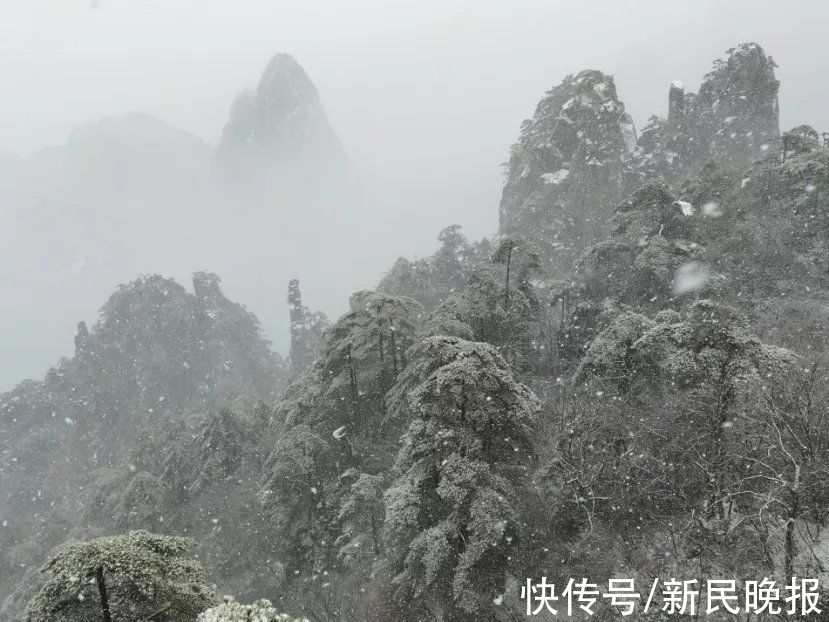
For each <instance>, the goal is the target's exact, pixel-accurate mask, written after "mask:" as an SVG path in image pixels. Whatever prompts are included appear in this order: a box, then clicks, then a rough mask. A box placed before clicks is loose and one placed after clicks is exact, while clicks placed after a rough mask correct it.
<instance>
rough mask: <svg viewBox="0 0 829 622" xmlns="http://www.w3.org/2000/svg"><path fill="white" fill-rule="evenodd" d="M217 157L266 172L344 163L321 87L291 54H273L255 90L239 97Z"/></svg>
mask: <svg viewBox="0 0 829 622" xmlns="http://www.w3.org/2000/svg"><path fill="white" fill-rule="evenodd" d="M217 153H218V156H219V158H220V159H221V160H222V161H223V162H225V163H228V162H230V163H239V164H240V165H241V166H244V167H256V166H262V167H264V168H266V169H273V168H275V167H277V168H278V167H291V166H296V165H300V166H302V165H307V166H310V167H318V166H334V167H336V166H341V165H342V164H343V163H344V161H345V155H344V152H343V149H342V145H341V143H340V140H339V138H338V137H337V135H336V133H335V132H334V130H333V129H332V127H331V125H330V123H329V122H328V117H327V116H326V114H325V110H324V109H323V106H322V103H321V101H320V97H319V93H318V92H317V88H316V86H314V83H313V82H312V81H311V79H310V78H309V77H308V74H307V73H306V72H305V70H304V69H303V68H302V66H301V65H300V64H299V63H298V62H297V61H296V60H295V59H294V58H293V57H292V56H290V55H289V54H277V55H276V56H274V57H273V59H272V60H271V61H270V63H269V64H268V66H267V67H266V68H265V71H264V72H263V74H262V77H261V78H260V80H259V84H258V86H257V87H256V89H255V90H244V91H242V92H241V93H240V94H239V96H238V97H237V99H236V102H235V103H234V105H233V107H232V109H231V111H230V117H229V119H228V121H227V124H226V125H225V128H224V132H223V135H222V141H221V144H220V145H219V147H218V150H217Z"/></svg>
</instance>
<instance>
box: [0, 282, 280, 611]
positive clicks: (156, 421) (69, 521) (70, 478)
mask: <svg viewBox="0 0 829 622" xmlns="http://www.w3.org/2000/svg"><path fill="white" fill-rule="evenodd" d="M193 286H194V293H192V294H191V293H189V292H187V291H185V290H184V288H183V287H181V286H180V285H179V284H178V283H176V282H174V281H172V280H170V279H165V278H162V277H159V276H151V277H144V278H141V279H138V280H136V281H134V282H132V283H130V284H128V285H124V286H121V287H120V288H119V289H118V291H116V292H115V293H114V294H113V295H112V296H111V297H110V299H109V300H108V301H107V303H106V304H105V305H104V306H103V307H102V308H101V313H100V318H99V320H98V322H97V324H96V325H95V326H94V327H93V328H92V329H87V327H86V325H85V324H84V323H81V324H79V326H78V330H77V333H76V335H75V356H73V357H72V358H71V359H64V360H62V361H61V362H60V363H59V364H58V365H56V366H55V367H54V368H52V369H51V370H49V372H48V373H47V375H46V378H45V379H44V380H43V381H31V380H29V381H26V382H23V383H21V384H20V385H18V386H17V387H16V388H15V389H13V390H12V391H10V392H8V393H5V394H2V395H1V396H0V491H2V493H0V513H2V515H3V517H4V518H3V529H2V530H0V542H2V549H3V550H4V552H5V553H4V555H3V562H2V568H0V576H2V584H3V586H4V589H3V596H5V595H6V594H7V593H8V589H7V588H8V586H10V585H13V583H14V582H15V578H16V577H18V576H19V574H20V573H21V572H22V571H26V570H33V569H35V568H36V567H37V564H39V563H40V562H41V561H42V558H43V555H44V554H45V553H48V551H49V549H50V548H51V547H52V546H54V545H56V544H58V543H60V542H61V541H63V540H65V539H67V538H78V537H84V536H87V535H90V534H92V535H94V534H96V533H99V532H100V531H101V530H104V531H111V530H113V529H123V528H125V527H132V528H137V527H150V528H153V529H155V530H156V531H158V530H163V529H164V525H163V524H161V522H160V521H163V516H164V514H163V513H162V512H161V511H160V509H158V508H159V507H160V506H159V505H158V504H160V503H162V502H163V500H164V499H166V498H167V497H166V495H167V494H171V493H173V492H179V491H176V489H175V486H174V485H173V482H171V481H170V480H169V479H167V478H165V479H159V478H160V477H161V476H162V475H163V473H164V471H163V470H162V469H160V468H159V467H157V466H156V468H155V470H153V474H152V475H150V474H149V473H148V472H147V471H148V470H150V467H149V466H148V465H147V463H148V462H152V460H153V459H155V458H154V457H153V456H155V455H158V457H159V459H161V458H162V457H163V460H164V461H165V463H166V464H169V462H168V461H169V460H170V459H171V457H172V454H171V453H170V452H171V448H177V449H178V451H180V452H185V454H186V451H187V448H188V446H189V445H192V444H193V440H192V439H191V434H192V433H197V432H198V431H199V429H200V428H201V427H202V426H206V427H205V429H206V430H207V429H211V428H212V427H215V428H216V430H222V429H225V428H228V427H229V430H230V431H229V432H227V433H224V432H223V433H221V434H219V433H217V432H211V433H209V434H207V438H205V439H204V441H203V444H204V448H203V449H202V454H197V456H199V455H201V456H202V457H201V458H199V459H198V460H204V459H206V457H208V456H211V455H212V456H213V460H214V461H216V462H217V463H218V464H219V465H220V466H222V462H221V461H220V460H219V455H221V452H222V450H223V449H224V447H225V444H226V442H230V441H224V440H223V439H227V438H228V434H229V435H230V437H234V436H235V437H238V438H237V439H236V440H232V442H233V443H236V442H243V443H244V442H246V443H247V444H248V445H251V446H252V445H253V444H254V443H253V441H252V439H254V438H255V436H254V433H253V431H252V429H248V428H249V427H250V428H252V426H253V424H247V423H236V422H234V421H233V420H232V419H233V418H232V417H231V416H230V415H227V416H225V417H224V418H219V419H217V420H216V421H215V422H212V423H211V421H212V420H211V419H209V418H207V419H205V421H204V422H202V421H201V419H198V417H206V413H211V412H212V413H216V412H219V411H221V409H222V408H225V407H233V408H235V409H237V410H238V411H240V412H242V411H245V412H251V411H252V410H253V409H254V407H255V406H256V404H258V403H260V402H262V401H271V400H273V399H274V396H275V395H276V393H277V392H278V391H279V389H280V386H281V384H282V380H283V378H284V369H283V364H282V360H281V358H280V357H279V356H278V355H275V354H274V353H272V352H271V350H270V348H269V346H268V343H267V342H266V341H264V340H263V339H262V337H261V334H260V329H259V324H258V321H257V320H256V318H255V317H253V315H252V314H250V313H249V312H248V311H247V310H246V309H244V307H242V306H240V305H238V304H236V303H233V302H231V301H229V300H228V299H227V298H225V297H224V295H223V294H222V292H221V289H220V286H219V279H218V278H217V277H216V276H215V275H212V274H208V273H197V274H195V275H194V278H193ZM194 417H196V419H195V420H194ZM188 418H189V419H188ZM188 422H189V423H188ZM246 426H247V427H246ZM237 428H239V429H238V430H237ZM190 430H195V432H190ZM234 430H237V431H234ZM176 435H178V436H176ZM171 436H172V438H171ZM196 436H198V434H196ZM165 438H166V439H167V440H166V442H165V441H163V440H162V439H165ZM166 443H169V444H166ZM156 444H160V446H157V445H156ZM147 447H150V448H153V447H157V448H156V449H146V448H147ZM162 447H163V449H162ZM142 448H144V449H143V450H142ZM243 449H245V450H247V448H242V447H235V448H234V447H233V446H232V445H231V446H228V451H231V450H233V451H234V452H236V453H237V455H238V454H239V452H241V451H242V450H243ZM154 452H157V454H156V453H154ZM249 457H250V456H249ZM239 459H240V460H241V459H243V457H242V456H239ZM244 459H247V458H244ZM193 460H196V459H195V458H194V459H193ZM198 460H196V462H197V463H198ZM230 466H231V463H229V464H228V470H229V471H236V468H235V466H234V467H233V468H232V469H231V468H230ZM222 468H224V467H222ZM199 470H201V468H200V469H199ZM176 475H177V476H178V477H181V478H183V480H184V483H185V484H186V485H187V486H194V482H193V480H191V479H190V478H189V477H188V476H187V475H186V474H185V468H184V463H182V464H179V465H178V466H177V468H176ZM194 479H195V477H194ZM196 492H198V489H196ZM191 494H193V493H191ZM179 503H180V501H179ZM203 505H204V504H203ZM196 513H197V512H196V510H192V514H193V515H194V516H195V515H196ZM214 513H215V512H214ZM119 517H120V518H119ZM168 520H169V521H171V522H170V528H172V529H175V528H176V527H175V525H176V521H175V516H174V514H173V513H171V514H168ZM178 527H179V528H186V525H181V524H179V525H178ZM191 528H196V529H198V527H197V526H193V527H191ZM6 553H7V554H6ZM7 613H8V612H7Z"/></svg>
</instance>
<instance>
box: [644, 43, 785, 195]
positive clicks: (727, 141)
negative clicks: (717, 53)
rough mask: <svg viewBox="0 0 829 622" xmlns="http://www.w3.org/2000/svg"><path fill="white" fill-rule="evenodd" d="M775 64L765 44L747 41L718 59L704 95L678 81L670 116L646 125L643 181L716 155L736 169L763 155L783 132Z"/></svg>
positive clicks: (685, 171)
mask: <svg viewBox="0 0 829 622" xmlns="http://www.w3.org/2000/svg"><path fill="white" fill-rule="evenodd" d="M775 67H776V65H775V63H774V60H773V59H772V58H771V56H768V55H766V53H765V52H764V51H763V48H761V47H760V46H759V45H757V44H756V43H743V44H742V45H739V46H737V47H736V48H732V49H730V50H728V52H727V57H726V58H725V59H724V60H723V59H718V60H716V61H714V67H713V69H712V70H711V71H710V72H709V73H708V74H707V75H706V76H705V78H704V79H703V81H702V84H701V86H700V89H699V93H698V94H694V93H686V92H685V90H684V88H683V85H682V83H681V82H679V81H674V82H673V83H672V84H671V87H670V91H669V94H668V100H669V106H668V118H667V119H663V118H659V117H651V119H650V121H649V122H648V124H647V125H646V126H645V127H644V128H643V130H642V136H641V138H640V141H639V146H640V147H641V150H640V152H639V153H638V154H637V155H638V157H637V158H636V161H635V164H634V166H635V168H636V170H637V172H638V174H639V177H640V180H641V181H643V182H644V181H646V180H647V179H648V178H652V177H655V176H662V177H664V178H665V179H667V180H669V181H677V180H681V179H684V178H685V177H687V176H688V175H692V174H694V173H695V172H696V171H698V170H699V168H700V167H701V166H702V165H703V164H705V163H706V162H707V161H709V160H712V159H716V160H718V161H719V162H721V163H722V164H724V165H727V166H730V167H735V168H736V167H740V166H742V165H744V164H746V163H748V162H750V161H751V160H752V159H754V158H757V157H759V156H761V155H762V154H763V152H764V151H766V150H768V149H769V148H770V146H771V145H773V144H774V143H775V141H776V140H777V139H778V138H779V136H780V126H779V110H778V105H777V93H778V89H779V87H780V82H779V81H778V80H777V78H775V75H774V68H775Z"/></svg>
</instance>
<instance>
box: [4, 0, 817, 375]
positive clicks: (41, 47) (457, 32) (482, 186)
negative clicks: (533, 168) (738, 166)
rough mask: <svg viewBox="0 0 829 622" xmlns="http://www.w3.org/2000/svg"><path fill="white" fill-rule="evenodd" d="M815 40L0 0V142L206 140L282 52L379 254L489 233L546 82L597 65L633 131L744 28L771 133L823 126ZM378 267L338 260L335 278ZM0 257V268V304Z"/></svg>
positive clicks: (366, 278) (804, 24) (586, 22)
mask: <svg viewBox="0 0 829 622" xmlns="http://www.w3.org/2000/svg"><path fill="white" fill-rule="evenodd" d="M827 32H829V2H826V1H825V0H812V1H800V2H782V1H766V0H750V1H729V2H725V1H722V0H721V1H700V0H695V1H681V2H680V1H671V2H668V1H666V0H661V1H658V2H656V1H642V0H638V1H636V2H622V1H620V0H610V1H601V2H598V1H594V2H587V1H578V2H571V1H568V2H562V1H555V0H548V1H546V2H544V1H540V0H533V1H529V0H528V1H519V0H510V1H509V2H507V1H499V2H489V1H485V0H469V1H463V2H456V1H444V0H441V1H435V0H419V1H416V2H415V1H412V2H410V1H399V0H393V1H392V0H371V1H369V0H359V1H352V0H348V1H344V0H328V1H325V2H316V1H312V0H308V1H305V2H281V1H278V0H233V1H230V0H97V2H94V1H91V0H0V93H2V94H3V95H2V97H0V154H2V153H13V154H18V155H23V156H26V155H29V154H31V153H33V152H35V151H37V150H39V149H42V148H45V147H48V146H54V145H61V144H63V143H65V141H66V139H67V137H68V135H69V133H70V131H71V130H72V129H73V128H74V127H76V126H78V125H80V124H84V123H90V122H94V121H96V120H98V119H100V118H101V117H104V116H109V115H120V114H123V113H126V112H130V111H140V112H145V113H149V114H151V115H154V116H157V117H159V118H161V119H163V120H165V121H167V122H168V123H169V124H171V125H173V126H175V127H178V128H181V129H183V130H186V131H188V132H191V133H193V134H195V135H197V136H199V137H200V138H202V139H204V140H205V141H207V142H208V143H210V144H211V145H215V144H216V143H217V142H218V139H219V137H220V135H221V130H222V127H223V125H224V123H225V120H226V118H227V114H228V109H229V107H230V105H231V103H232V101H233V99H234V98H235V97H236V95H237V93H238V92H239V90H240V89H241V88H243V87H245V86H252V85H255V83H256V81H257V80H258V77H259V75H260V73H261V72H262V69H263V68H264V66H265V64H266V63H267V61H268V59H269V58H270V57H271V56H272V55H273V54H274V53H275V52H280V51H284V52H289V53H290V54H292V55H293V56H295V57H296V58H297V60H298V61H299V62H300V63H301V64H302V65H303V66H304V67H305V68H306V70H307V71H308V73H309V74H310V76H311V78H312V80H313V81H314V82H315V83H316V85H317V87H318V89H319V91H320V95H321V97H322V100H323V104H324V105H325V107H326V110H327V112H328V116H329V119H330V121H331V123H332V125H333V126H334V127H335V129H336V130H337V132H338V133H339V135H340V136H341V138H342V140H343V143H344V145H345V148H346V151H347V152H348V154H349V156H350V157H351V158H352V160H353V162H354V163H355V164H356V166H357V168H358V170H359V171H360V172H361V174H362V176H363V177H364V179H365V180H366V183H367V185H368V186H370V187H371V188H372V191H373V193H374V194H375V196H377V197H380V200H381V201H382V203H383V205H387V209H388V212H389V214H388V220H389V222H391V223H395V224H394V226H392V229H393V230H392V231H389V236H391V238H392V239H393V240H395V244H394V247H395V248H396V249H397V252H396V254H402V255H408V256H410V257H411V256H414V255H418V254H419V255H423V254H426V253H429V252H431V251H432V250H433V249H434V245H435V243H434V237H435V235H436V234H437V232H438V231H439V230H440V229H441V228H442V227H443V226H445V225H448V224H451V223H453V222H457V223H460V224H462V225H463V226H464V230H465V231H466V232H467V234H468V235H469V236H470V237H475V238H477V237H481V236H483V235H486V234H490V233H492V232H493V231H494V230H495V227H496V224H497V205H498V200H499V198H500V188H501V182H502V177H501V169H500V164H501V162H503V161H504V160H505V159H506V157H507V150H508V148H509V145H510V143H511V142H513V141H514V140H515V138H516V137H517V135H518V129H519V125H520V122H521V120H522V119H524V118H526V117H527V116H530V115H531V114H532V112H533V109H534V107H535V104H536V102H537V101H538V99H539V98H540V97H541V96H542V95H543V93H544V91H546V90H547V89H549V88H550V87H552V86H554V85H555V84H557V83H558V82H559V81H560V80H561V79H562V77H563V76H564V75H566V74H568V73H575V72H577V71H579V70H581V69H583V68H588V67H590V68H596V69H601V70H604V71H606V72H609V73H611V74H613V75H614V76H615V80H616V86H617V90H618V93H619V96H620V98H621V99H622V100H623V101H624V102H625V104H626V106H627V108H628V110H629V111H630V112H631V113H632V115H633V117H634V119H635V121H636V125H637V128H641V127H642V125H643V124H644V123H645V121H646V120H647V118H648V117H649V116H650V115H651V114H653V113H657V114H665V112H666V109H667V89H668V84H669V83H670V81H671V80H673V79H677V78H678V79H681V80H682V81H683V82H684V83H685V85H686V89H688V90H692V91H696V89H697V87H698V86H699V83H700V80H701V78H702V76H703V74H704V73H705V72H707V71H708V70H709V69H710V66H711V62H712V60H713V59H714V58H715V57H717V56H720V55H722V54H723V52H724V51H725V50H726V49H727V48H729V47H731V46H733V45H736V44H737V43H740V42H743V41H749V40H753V41H757V42H758V43H760V44H761V45H763V46H764V47H765V49H766V51H767V52H768V53H770V54H771V55H773V56H774V58H775V60H776V61H777V63H778V64H779V66H780V68H779V70H778V73H777V75H778V78H779V79H780V80H781V82H782V86H781V91H780V108H781V125H782V126H783V128H784V129H785V128H789V127H792V126H795V125H798V124H801V123H809V124H811V125H813V126H815V127H816V128H817V129H818V131H824V130H827V129H829V108H828V107H827V105H826V104H827V101H829V97H827V95H829V93H827V91H829V85H827V81H826V76H827V70H829V57H827V55H826V54H825V50H824V48H825V37H826V34H827ZM0 209H5V206H0ZM392 259H393V257H389V262H388V264H386V265H377V266H361V267H359V268H355V276H354V280H355V284H354V285H355V286H358V285H359V286H365V285H370V284H371V283H372V282H376V280H377V279H378V278H379V277H380V276H381V275H382V273H383V270H384V269H386V268H387V267H388V266H390V265H391V260H392ZM12 269H13V267H11V266H3V267H2V268H0V300H2V297H3V296H4V292H3V291H2V284H3V281H4V274H3V271H7V270H12ZM8 276H9V275H8V274H6V275H5V277H6V278H7V277H8ZM29 278H31V279H32V282H33V287H36V286H37V280H38V275H29ZM225 285H226V289H227V291H228V292H229V293H230V294H231V295H232V294H233V291H234V288H233V283H226V284H225ZM275 301H276V302H275V304H283V293H282V292H281V291H280V292H279V293H278V295H277V296H275ZM102 302H103V299H101V300H97V301H93V302H91V303H90V304H93V303H94V307H97V306H99V305H100V304H101V303H102ZM240 302H242V303H245V302H246V301H245V300H240ZM313 302H314V301H313V300H311V306H314V305H313ZM253 310H254V311H256V312H258V313H259V312H261V311H262V310H261V309H253ZM85 319H87V320H89V321H93V320H94V317H89V318H85ZM3 334H8V333H3ZM70 337H71V335H67V343H71V339H70ZM277 341H279V340H277ZM64 346H65V344H61V345H60V346H58V345H55V346H54V347H52V346H51V345H50V346H48V347H44V348H43V352H44V354H43V356H42V357H41V358H40V359H37V360H34V359H33V360H31V361H29V363H28V365H27V366H24V367H22V368H21V369H20V373H19V376H18V377H16V379H22V377H24V376H27V375H33V376H42V372H43V371H45V369H46V367H48V365H49V364H51V363H52V362H54V360H55V359H56V358H57V356H59V355H61V354H69V352H68V351H65V350H66V348H65V347H64ZM0 347H2V344H0ZM15 373H16V372H15ZM11 380H12V379H11V378H10V377H5V376H0V389H2V388H7V386H9V385H10V384H11Z"/></svg>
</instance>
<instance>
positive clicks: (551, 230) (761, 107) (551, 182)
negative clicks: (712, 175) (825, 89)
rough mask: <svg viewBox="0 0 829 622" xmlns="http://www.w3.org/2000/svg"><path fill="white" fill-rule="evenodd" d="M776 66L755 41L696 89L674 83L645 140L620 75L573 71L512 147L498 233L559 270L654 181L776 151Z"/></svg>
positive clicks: (684, 176) (716, 67) (716, 65)
mask: <svg viewBox="0 0 829 622" xmlns="http://www.w3.org/2000/svg"><path fill="white" fill-rule="evenodd" d="M775 67H776V65H775V63H774V60H773V59H772V58H771V56H768V55H767V54H766V53H765V52H764V51H763V49H762V48H761V47H760V46H759V45H757V44H755V43H744V44H741V45H739V46H738V47H736V48H733V49H731V50H728V52H727V56H726V58H725V59H719V60H717V61H715V62H714V67H713V69H712V70H711V71H710V72H709V73H708V74H707V75H706V76H705V77H704V79H703V81H702V84H701V86H700V90H699V93H698V94H694V93H688V92H686V91H685V88H684V86H683V84H682V83H681V82H680V81H678V80H675V81H674V82H673V83H672V84H671V85H670V87H669V91H668V117H667V118H660V117H656V116H654V117H651V119H650V120H649V121H648V123H647V125H646V126H645V127H644V128H643V130H642V132H641V136H638V137H637V133H636V129H635V126H634V123H633V120H632V118H631V117H630V115H629V114H628V113H627V112H626V111H625V106H624V103H623V102H622V101H621V100H620V99H619V97H618V95H617V93H616V88H615V85H614V83H613V78H612V76H609V75H607V74H604V73H602V72H600V71H595V70H587V71H582V72H581V73H579V74H577V75H576V76H568V77H567V78H565V79H564V81H563V82H562V83H561V84H560V85H559V86H557V87H555V88H553V89H552V90H550V91H549V92H548V93H547V94H546V95H545V97H544V98H543V99H542V100H541V102H540V103H539V104H538V107H537V108H536V111H535V114H534V115H533V117H532V118H531V119H528V120H526V121H525V122H524V123H523V125H522V127H521V135H520V137H519V139H518V142H517V143H515V144H514V145H513V147H512V149H511V152H510V159H509V164H508V171H507V180H506V183H505V185H504V190H503V195H502V198H501V205H500V232H501V233H504V234H509V233H520V234H523V235H525V236H526V237H528V238H530V239H532V240H533V241H535V242H536V243H537V244H538V245H539V246H540V247H541V249H542V251H543V253H544V255H545V259H546V262H545V263H546V268H547V271H548V273H549V275H550V276H556V275H557V274H560V273H562V272H564V271H566V270H567V269H569V268H570V267H571V266H572V264H573V261H574V260H575V259H577V258H578V257H579V255H580V253H581V252H582V251H583V250H584V249H585V248H586V247H587V246H589V245H590V244H592V243H593V242H595V241H596V240H598V239H601V238H602V237H603V236H604V235H605V234H607V232H608V231H609V228H610V224H609V220H610V218H611V216H612V214H613V209H614V207H615V206H616V205H618V204H619V202H620V201H621V200H623V199H624V198H625V197H628V196H630V195H631V194H632V193H633V192H634V191H635V190H636V189H637V188H639V187H640V186H642V185H643V184H645V183H647V182H648V181H650V180H655V179H659V178H661V179H663V180H664V181H666V182H667V183H670V184H678V183H681V182H682V181H684V180H685V179H687V178H688V177H689V176H692V175H694V174H696V173H697V172H698V171H699V170H700V169H701V168H702V167H703V166H704V165H705V164H706V163H708V162H710V161H716V162H717V163H718V164H719V165H720V166H724V167H726V168H729V169H735V168H739V167H741V166H743V165H745V164H747V163H749V162H750V161H752V160H753V159H756V158H757V157H760V156H762V155H764V153H765V152H766V151H768V150H769V149H771V148H773V147H774V148H775V149H776V143H777V142H778V141H779V136H780V130H779V122H778V117H779V113H778V105H777V93H778V89H779V82H778V80H777V79H776V78H775V75H774V68H775Z"/></svg>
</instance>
